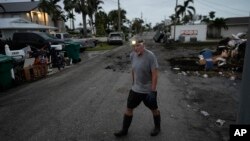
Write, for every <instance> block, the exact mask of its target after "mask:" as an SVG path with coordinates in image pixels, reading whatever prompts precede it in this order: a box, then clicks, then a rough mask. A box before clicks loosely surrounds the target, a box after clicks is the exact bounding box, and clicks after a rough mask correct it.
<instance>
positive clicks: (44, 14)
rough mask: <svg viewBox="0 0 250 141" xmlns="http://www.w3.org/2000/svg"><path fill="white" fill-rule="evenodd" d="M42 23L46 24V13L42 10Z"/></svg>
mask: <svg viewBox="0 0 250 141" xmlns="http://www.w3.org/2000/svg"><path fill="white" fill-rule="evenodd" d="M43 19H44V25H46V13H45V12H43Z"/></svg>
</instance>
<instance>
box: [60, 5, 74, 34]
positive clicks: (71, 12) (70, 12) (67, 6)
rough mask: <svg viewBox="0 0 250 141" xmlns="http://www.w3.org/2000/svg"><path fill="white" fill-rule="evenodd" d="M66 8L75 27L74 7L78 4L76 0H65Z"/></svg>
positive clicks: (68, 16)
mask: <svg viewBox="0 0 250 141" xmlns="http://www.w3.org/2000/svg"><path fill="white" fill-rule="evenodd" d="M63 4H64V10H65V11H66V12H67V18H69V19H70V21H71V25H72V28H73V29H75V24H74V20H75V15H74V8H75V6H76V4H75V0H64V1H63Z"/></svg>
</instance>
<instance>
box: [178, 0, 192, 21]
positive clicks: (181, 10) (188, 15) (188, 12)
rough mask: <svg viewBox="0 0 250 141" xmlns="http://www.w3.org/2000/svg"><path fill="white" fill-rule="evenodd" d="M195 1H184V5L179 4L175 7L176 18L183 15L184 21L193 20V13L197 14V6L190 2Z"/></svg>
mask: <svg viewBox="0 0 250 141" xmlns="http://www.w3.org/2000/svg"><path fill="white" fill-rule="evenodd" d="M193 2H194V1H193V0H186V1H184V4H183V5H177V6H176V8H175V11H176V18H179V17H180V16H181V18H182V21H183V22H184V23H186V22H187V21H190V20H192V18H193V15H194V14H195V8H194V7H193V6H190V5H189V4H190V3H193ZM187 19H188V20H187Z"/></svg>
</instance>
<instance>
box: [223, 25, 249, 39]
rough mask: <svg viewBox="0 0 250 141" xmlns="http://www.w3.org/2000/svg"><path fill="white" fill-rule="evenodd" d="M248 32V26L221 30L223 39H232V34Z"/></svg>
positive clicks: (236, 26) (235, 26) (229, 27)
mask: <svg viewBox="0 0 250 141" xmlns="http://www.w3.org/2000/svg"><path fill="white" fill-rule="evenodd" d="M247 31H248V26H247V25H234V26H228V30H225V29H224V28H222V29H221V36H222V37H231V36H232V34H237V33H240V32H247Z"/></svg>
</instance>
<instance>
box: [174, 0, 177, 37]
mask: <svg viewBox="0 0 250 141" xmlns="http://www.w3.org/2000/svg"><path fill="white" fill-rule="evenodd" d="M177 4H178V0H176V4H175V9H174V11H175V16H174V41H175V30H176V22H177V21H176V19H177V14H176V7H177Z"/></svg>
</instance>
